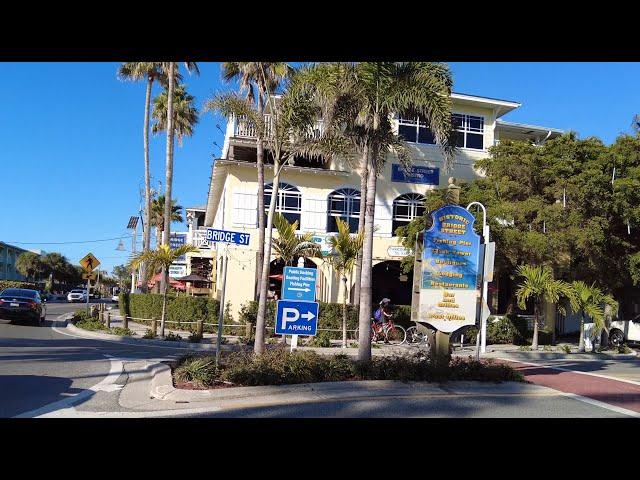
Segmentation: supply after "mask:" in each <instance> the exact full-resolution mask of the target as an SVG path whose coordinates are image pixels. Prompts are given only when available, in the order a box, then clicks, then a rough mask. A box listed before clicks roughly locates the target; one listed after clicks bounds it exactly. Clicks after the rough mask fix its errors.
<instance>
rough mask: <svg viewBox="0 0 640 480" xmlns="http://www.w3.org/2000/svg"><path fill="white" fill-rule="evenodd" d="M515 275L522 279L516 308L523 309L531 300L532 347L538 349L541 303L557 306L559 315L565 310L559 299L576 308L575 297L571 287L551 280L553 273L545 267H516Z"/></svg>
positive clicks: (559, 281)
mask: <svg viewBox="0 0 640 480" xmlns="http://www.w3.org/2000/svg"><path fill="white" fill-rule="evenodd" d="M516 273H517V275H518V276H519V277H521V278H522V283H521V284H520V285H519V286H518V289H517V290H516V298H517V299H518V306H519V307H520V308H522V309H525V308H526V306H527V301H528V300H533V341H532V345H531V346H532V347H533V349H534V350H537V349H538V321H539V317H540V310H541V308H542V302H543V301H547V302H549V303H554V304H557V307H558V310H559V311H560V312H561V313H564V312H565V308H564V306H563V305H562V304H560V303H559V302H560V300H561V299H567V300H569V302H570V303H571V306H572V307H575V306H576V300H575V295H574V292H573V289H572V288H571V285H569V284H568V283H566V282H564V281H562V280H555V279H554V278H553V272H552V271H551V269H550V268H549V267H547V266H544V267H541V266H531V265H518V267H517V268H516Z"/></svg>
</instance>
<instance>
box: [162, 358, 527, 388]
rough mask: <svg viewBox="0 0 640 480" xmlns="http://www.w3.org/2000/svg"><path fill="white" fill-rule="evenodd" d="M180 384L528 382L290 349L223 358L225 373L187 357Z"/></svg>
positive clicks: (465, 368) (464, 367)
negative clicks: (353, 381) (365, 381)
mask: <svg viewBox="0 0 640 480" xmlns="http://www.w3.org/2000/svg"><path fill="white" fill-rule="evenodd" d="M174 377H175V379H176V380H177V381H179V382H190V383H193V384H195V385H198V386H200V387H209V386H213V385H216V384H221V383H225V384H233V385H237V386H257V385H289V384H296V383H315V382H331V381H347V380H400V381H427V382H443V381H448V380H476V381H491V382H501V381H522V380H523V377H522V375H521V374H520V373H519V372H517V371H515V370H514V369H513V368H511V367H510V366H508V365H503V364H497V363H493V362H492V361H490V360H489V361H476V360H474V359H472V358H471V357H469V358H468V359H462V358H460V357H456V358H454V359H452V360H451V362H450V363H449V365H448V366H445V367H436V366H435V365H434V364H433V363H432V362H431V361H430V359H429V358H427V357H424V356H423V355H422V354H421V353H416V354H413V355H411V356H389V357H374V358H373V359H372V360H371V361H368V362H360V361H358V360H356V359H353V358H351V357H349V356H347V355H344V354H338V355H331V356H324V355H319V354H317V353H315V352H313V351H294V352H289V351H288V350H287V349H272V350H267V351H266V352H265V353H264V354H262V355H258V356H256V355H254V354H253V352H247V351H245V352H233V353H224V352H222V353H221V357H220V366H219V369H218V370H216V368H215V357H213V356H193V355H191V356H187V357H183V358H182V359H181V360H179V362H178V365H177V366H176V367H175V369H174Z"/></svg>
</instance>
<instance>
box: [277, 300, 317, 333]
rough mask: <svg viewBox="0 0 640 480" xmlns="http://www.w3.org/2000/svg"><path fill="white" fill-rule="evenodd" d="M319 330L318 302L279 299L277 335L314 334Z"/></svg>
mask: <svg viewBox="0 0 640 480" xmlns="http://www.w3.org/2000/svg"><path fill="white" fill-rule="evenodd" d="M317 330H318V302H297V301H291V300H278V302H277V314H276V334H277V335H309V336H314V335H315V334H316V331H317Z"/></svg>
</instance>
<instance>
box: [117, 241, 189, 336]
mask: <svg viewBox="0 0 640 480" xmlns="http://www.w3.org/2000/svg"><path fill="white" fill-rule="evenodd" d="M197 250H198V249H197V248H196V247H194V246H193V245H182V246H180V247H178V248H170V247H169V246H168V245H160V246H159V247H158V248H157V249H156V250H149V251H148V252H141V253H139V254H138V255H136V256H135V257H134V258H133V259H132V260H131V262H130V263H129V266H130V267H131V268H133V269H134V270H135V269H137V268H138V267H139V266H140V264H141V263H142V262H145V263H146V264H147V265H148V267H149V268H148V269H147V272H148V273H147V278H145V280H147V279H148V277H149V276H150V273H151V272H154V273H155V272H157V271H158V270H161V271H162V274H163V276H164V277H165V281H164V282H163V287H162V317H161V318H160V336H162V337H164V323H165V317H166V309H167V308H166V307H167V290H168V285H169V279H168V274H169V266H170V265H171V264H172V263H173V262H175V261H176V260H177V259H178V258H179V257H181V256H182V255H185V254H187V253H190V252H196V251H197Z"/></svg>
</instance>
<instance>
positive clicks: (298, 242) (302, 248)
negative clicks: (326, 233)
mask: <svg viewBox="0 0 640 480" xmlns="http://www.w3.org/2000/svg"><path fill="white" fill-rule="evenodd" d="M273 226H274V227H276V231H277V232H278V237H277V238H274V239H273V251H274V252H275V254H276V256H277V257H278V258H280V259H282V261H283V262H284V264H285V265H295V261H296V258H298V257H315V256H318V255H319V254H320V245H318V244H317V243H315V242H314V241H313V233H304V234H302V235H296V230H298V221H297V220H296V221H295V222H293V223H289V222H288V221H287V219H286V218H285V217H284V215H282V214H281V213H278V212H276V214H275V215H274V217H273Z"/></svg>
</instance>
